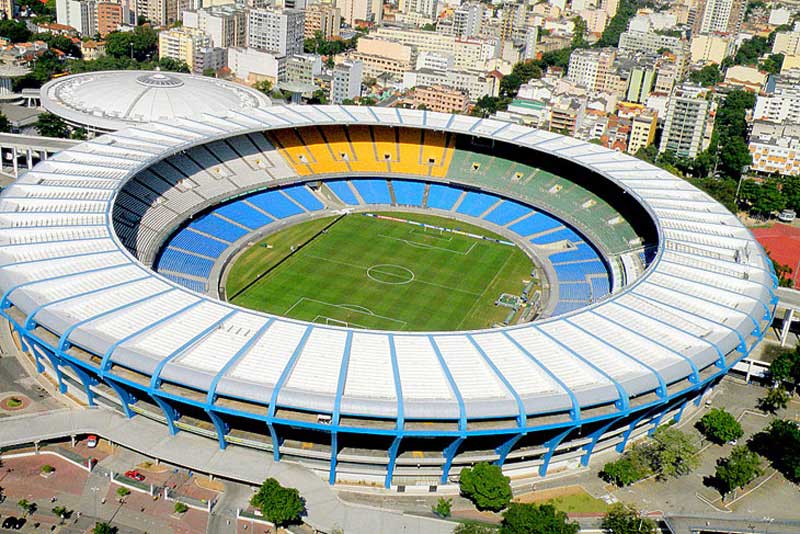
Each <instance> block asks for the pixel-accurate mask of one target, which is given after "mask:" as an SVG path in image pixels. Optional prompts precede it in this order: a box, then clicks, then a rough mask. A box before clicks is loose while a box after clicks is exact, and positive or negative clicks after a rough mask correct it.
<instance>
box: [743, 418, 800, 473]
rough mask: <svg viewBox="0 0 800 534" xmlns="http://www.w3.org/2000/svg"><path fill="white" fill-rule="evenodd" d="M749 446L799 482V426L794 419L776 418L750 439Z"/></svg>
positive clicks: (773, 465)
mask: <svg viewBox="0 0 800 534" xmlns="http://www.w3.org/2000/svg"><path fill="white" fill-rule="evenodd" d="M750 448H751V449H752V450H754V451H755V452H757V453H759V454H761V456H763V457H764V458H767V459H768V460H769V461H770V463H771V464H772V467H774V468H775V469H777V470H778V471H780V472H781V474H782V475H783V476H785V477H786V478H788V479H789V480H791V481H792V482H800V428H798V427H797V423H795V422H794V421H788V420H785V419H776V420H775V421H773V422H772V423H770V425H769V426H768V427H767V429H766V430H764V431H762V432H759V433H758V434H756V435H755V436H753V439H752V440H750Z"/></svg>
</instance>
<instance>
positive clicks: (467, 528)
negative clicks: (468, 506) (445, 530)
mask: <svg viewBox="0 0 800 534" xmlns="http://www.w3.org/2000/svg"><path fill="white" fill-rule="evenodd" d="M453 534H497V529H496V528H494V527H490V526H487V525H482V524H480V523H459V525H458V526H457V527H456V528H455V529H453Z"/></svg>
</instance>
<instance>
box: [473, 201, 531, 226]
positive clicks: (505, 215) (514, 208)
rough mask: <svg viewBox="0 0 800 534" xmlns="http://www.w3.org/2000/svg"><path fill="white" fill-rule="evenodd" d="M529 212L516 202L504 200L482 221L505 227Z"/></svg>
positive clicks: (525, 207) (528, 209)
mask: <svg viewBox="0 0 800 534" xmlns="http://www.w3.org/2000/svg"><path fill="white" fill-rule="evenodd" d="M531 211H533V210H531V209H530V208H528V207H527V206H523V205H522V204H520V203H518V202H513V201H511V200H506V201H505V202H503V203H502V204H499V205H498V206H497V207H496V208H495V209H493V210H492V211H490V212H489V214H488V215H486V217H484V220H487V221H489V222H492V223H494V224H496V225H498V226H505V225H507V224H508V223H510V222H511V221H513V220H516V219H519V218H520V217H522V216H523V215H526V214H528V213H530V212H531Z"/></svg>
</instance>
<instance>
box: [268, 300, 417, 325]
mask: <svg viewBox="0 0 800 534" xmlns="http://www.w3.org/2000/svg"><path fill="white" fill-rule="evenodd" d="M303 302H311V303H313V304H319V305H321V306H330V307H331V308H341V309H343V310H347V311H350V312H354V313H358V314H360V315H364V316H367V317H374V318H376V319H383V320H384V321H389V322H390V323H396V324H399V325H402V327H401V328H399V329H398V330H402V329H403V328H405V327H406V326H407V325H408V323H407V322H406V321H403V320H402V319H395V318H393V317H387V316H385V315H378V314H377V313H375V312H373V311H372V310H370V309H369V308H367V307H364V306H359V305H357V304H332V303H330V302H325V301H324V300H317V299H312V298H310V297H300V298H299V299H297V302H295V303H294V304H292V305H291V306H290V307H289V309H288V310H286V311H285V312H283V315H289V312H291V311H292V310H294V309H295V308H296V307H298V306H301V305H302V304H303ZM318 318H323V319H327V320H333V321H336V320H337V319H334V318H333V317H328V316H326V315H319V314H318V315H317V316H316V317H315V318H314V321H312V322H316V319H318ZM341 322H347V321H341ZM348 324H351V325H354V326H361V325H359V324H357V323H348ZM362 328H367V329H368V327H363V326H362Z"/></svg>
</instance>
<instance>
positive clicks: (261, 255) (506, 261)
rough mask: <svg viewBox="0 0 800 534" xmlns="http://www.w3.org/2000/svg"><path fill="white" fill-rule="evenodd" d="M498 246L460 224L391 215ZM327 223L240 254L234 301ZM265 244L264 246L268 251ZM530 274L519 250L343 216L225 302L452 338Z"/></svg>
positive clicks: (483, 323) (499, 313)
mask: <svg viewBox="0 0 800 534" xmlns="http://www.w3.org/2000/svg"><path fill="white" fill-rule="evenodd" d="M391 215H392V216H394V217H403V218H408V219H412V220H415V221H419V222H426V223H430V224H435V225H438V226H443V227H447V228H453V229H455V228H459V229H461V230H464V231H469V232H474V233H478V234H480V235H484V236H488V237H494V238H498V237H499V236H496V235H494V234H491V233H490V232H487V231H486V230H484V229H481V228H477V227H475V226H472V225H468V224H465V223H461V222H458V221H454V220H450V219H445V218H441V217H436V216H432V215H418V214H397V213H392V214H391ZM330 222H331V219H330V218H329V219H322V220H317V221H311V222H307V223H301V224H298V225H296V226H294V227H292V228H288V229H287V230H285V231H283V232H279V233H277V234H275V235H273V236H270V237H268V238H267V239H265V240H264V241H262V242H261V243H259V244H257V245H255V246H253V247H251V248H250V249H249V250H248V251H246V252H245V253H244V254H242V255H241V256H240V257H239V258H238V259H237V261H236V263H235V264H234V265H233V267H232V269H231V272H230V274H229V276H228V281H227V294H228V295H229V296H231V295H234V294H235V293H236V292H237V291H239V290H241V289H242V288H243V287H245V286H246V285H247V284H248V283H250V282H251V281H252V280H254V279H255V278H257V277H258V276H259V275H260V274H261V273H263V272H265V271H266V270H267V269H269V268H270V267H272V266H274V265H276V264H277V263H278V262H280V261H281V260H282V259H284V258H286V256H287V255H289V254H290V253H291V250H290V247H291V246H292V245H297V244H299V243H302V242H305V241H307V240H308V239H309V238H311V237H312V236H314V235H315V234H317V233H318V232H319V231H320V230H321V229H322V228H324V227H325V226H326V225H327V224H329V223H330ZM266 244H269V245H271V246H272V248H266V246H262V245H266ZM530 270H531V262H530V260H529V258H528V257H527V256H526V255H525V254H524V253H523V252H522V251H521V250H520V249H518V248H517V247H512V246H508V245H502V244H498V243H493V242H490V241H484V240H479V239H474V238H470V237H466V236H460V235H456V234H452V233H441V232H438V231H431V230H424V229H423V228H420V227H417V226H413V225H409V224H405V223H401V222H395V221H387V220H380V219H375V218H372V217H366V216H364V215H360V214H354V215H348V216H345V217H344V218H342V219H341V220H339V221H338V222H336V223H335V224H334V225H333V226H331V227H330V228H329V229H328V230H327V231H326V232H325V233H323V234H321V235H319V236H318V237H316V238H315V239H313V240H312V241H311V242H310V243H308V244H307V245H306V246H304V247H303V248H302V249H301V250H299V251H297V252H295V253H294V254H291V255H290V256H289V257H288V259H286V261H284V262H283V263H281V264H280V265H278V266H277V267H275V268H274V269H273V270H272V271H271V272H269V274H267V275H266V276H264V277H263V278H261V279H260V280H259V281H258V282H257V283H255V284H254V285H252V286H251V287H249V288H247V290H245V291H243V292H242V293H241V294H240V295H239V296H238V297H236V298H235V299H234V300H233V302H234V303H235V304H238V305H241V306H245V307H248V308H253V309H258V310H262V311H266V312H269V313H275V314H279V315H283V316H288V317H292V318H296V319H302V320H306V321H314V322H317V323H325V324H337V325H342V324H345V323H346V324H349V325H351V326H355V327H363V328H373V329H381V330H422V331H434V330H455V329H473V328H484V327H488V326H491V325H492V324H493V323H496V322H498V321H502V320H503V318H504V317H505V316H506V314H507V313H508V311H509V309H508V308H504V307H496V306H494V301H495V299H497V297H499V296H500V294H501V293H503V292H506V293H512V294H519V293H520V291H521V290H522V288H523V280H528V279H529V275H530Z"/></svg>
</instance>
